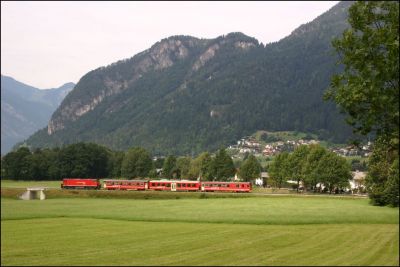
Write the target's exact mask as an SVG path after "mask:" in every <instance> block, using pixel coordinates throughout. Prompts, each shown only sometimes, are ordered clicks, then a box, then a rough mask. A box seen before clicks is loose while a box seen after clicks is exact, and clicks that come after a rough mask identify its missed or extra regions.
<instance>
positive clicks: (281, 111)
mask: <svg viewBox="0 0 400 267" xmlns="http://www.w3.org/2000/svg"><path fill="white" fill-rule="evenodd" d="M351 4H352V2H340V3H339V4H337V5H336V6H334V7H333V8H331V9H330V10H329V11H327V12H326V13H324V14H322V15H321V16H319V17H318V18H316V19H315V20H314V21H312V22H309V23H307V24H304V25H301V26H300V27H299V28H297V29H296V30H294V31H293V32H292V34H290V35H289V36H288V37H286V38H284V39H282V40H280V41H279V42H276V43H272V44H268V45H266V46H265V47H264V46H263V45H262V44H259V42H258V41H257V40H256V39H254V38H251V37H248V36H246V35H244V34H243V33H230V34H227V35H225V36H220V37H218V38H216V39H198V38H195V37H190V36H172V37H169V38H166V39H163V40H161V41H160V42H158V43H156V44H154V45H153V46H152V47H151V48H150V49H148V50H145V51H143V52H141V53H139V54H137V55H135V56H133V57H132V58H130V59H126V60H122V61H118V62H116V63H113V64H111V65H109V66H107V67H101V68H98V69H96V70H93V71H90V72H89V73H87V74H86V75H84V76H83V77H82V78H81V79H80V81H79V82H78V84H77V85H76V86H75V88H74V90H73V91H72V92H71V93H70V94H69V95H68V96H67V97H66V98H65V99H64V101H63V102H62V103H61V105H60V107H59V108H58V109H57V110H56V111H55V112H54V114H53V115H52V117H51V120H50V122H49V124H48V127H46V128H45V129H42V130H40V131H38V132H37V133H36V134H35V135H33V136H31V137H30V138H29V139H28V141H27V142H28V144H29V145H31V146H32V147H44V146H55V145H62V144H69V143H75V142H78V141H92V142H97V143H100V144H105V145H107V146H109V147H111V148H113V149H127V148H129V147H132V146H142V147H145V148H146V149H149V150H150V151H151V152H152V153H154V154H169V153H173V154H193V153H198V152H201V151H204V150H215V149H217V148H219V147H220V146H226V145H228V144H231V143H233V142H235V141H236V140H238V139H239V138H241V137H243V136H246V135H249V134H252V133H254V132H256V131H257V130H267V131H302V132H310V133H315V134H317V135H318V136H319V138H321V139H325V140H331V141H335V142H344V141H345V140H346V139H347V138H348V137H349V136H350V135H351V129H350V127H348V126H347V125H346V124H345V123H344V120H343V117H342V115H340V114H339V112H338V111H337V109H336V106H335V105H334V104H333V103H327V102H324V101H323V99H322V96H323V93H324V91H325V90H326V89H327V87H328V86H329V84H330V77H331V76H332V74H333V73H335V72H337V71H339V69H340V66H336V64H335V62H336V60H337V58H336V53H335V51H334V49H333V48H332V46H331V41H332V38H333V37H336V36H339V35H340V34H341V33H342V32H343V30H344V29H346V28H347V27H348V24H347V10H348V8H349V6H350V5H351ZM266 27H268V25H266ZM271 27H273V26H271Z"/></svg>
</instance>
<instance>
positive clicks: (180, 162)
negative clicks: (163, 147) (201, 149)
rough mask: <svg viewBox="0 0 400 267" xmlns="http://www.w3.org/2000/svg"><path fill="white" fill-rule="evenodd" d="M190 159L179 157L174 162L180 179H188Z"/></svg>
mask: <svg viewBox="0 0 400 267" xmlns="http://www.w3.org/2000/svg"><path fill="white" fill-rule="evenodd" d="M191 161H192V159H191V158H190V157H179V158H178V159H177V160H176V168H177V169H178V170H179V174H180V177H178V178H181V179H189V178H191V177H189V169H190V162H191Z"/></svg>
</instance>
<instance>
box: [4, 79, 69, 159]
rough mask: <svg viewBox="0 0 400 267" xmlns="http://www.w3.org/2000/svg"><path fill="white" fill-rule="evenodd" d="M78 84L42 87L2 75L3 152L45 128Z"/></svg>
mask: <svg viewBox="0 0 400 267" xmlns="http://www.w3.org/2000/svg"><path fill="white" fill-rule="evenodd" d="M74 86H75V84H74V83H66V84H64V85H62V86H60V87H59V88H52V89H46V90H40V89H38V88H35V87H32V86H29V85H26V84H24V83H21V82H18V81H16V80H14V79H13V78H11V77H8V76H3V75H1V154H2V155H4V154H5V153H7V152H8V151H10V150H11V148H12V147H13V146H14V145H15V144H16V143H18V142H21V141H23V140H24V139H26V138H28V137H29V136H30V135H32V134H33V133H34V132H36V131H37V130H39V129H41V128H42V127H44V126H45V125H46V124H47V123H48V121H49V119H50V117H51V114H52V113H53V112H54V111H55V110H56V108H57V107H58V105H59V104H60V103H61V101H62V100H63V99H64V97H65V96H66V94H68V92H69V91H71V90H72V89H73V87H74Z"/></svg>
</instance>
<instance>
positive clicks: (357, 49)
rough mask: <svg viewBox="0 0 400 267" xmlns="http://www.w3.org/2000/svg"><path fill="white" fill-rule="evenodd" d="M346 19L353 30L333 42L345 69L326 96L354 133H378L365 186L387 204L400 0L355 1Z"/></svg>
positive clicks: (395, 125) (395, 138)
mask: <svg viewBox="0 0 400 267" xmlns="http://www.w3.org/2000/svg"><path fill="white" fill-rule="evenodd" d="M348 21H349V23H350V26H351V28H349V29H348V30H346V31H345V32H344V33H343V35H342V38H341V39H336V40H334V42H333V46H334V47H335V48H336V50H337V51H338V53H339V55H340V61H339V63H342V64H343V65H344V72H343V73H340V74H337V75H334V76H333V77H332V82H331V88H330V89H329V90H328V91H327V92H326V94H325V98H326V99H332V100H334V101H335V102H336V103H337V104H339V106H340V107H341V108H342V110H343V111H344V112H346V113H347V114H348V115H349V117H348V118H347V121H348V123H350V125H352V126H353V127H354V131H355V132H358V133H361V134H364V135H365V134H368V133H373V134H376V137H377V140H376V142H377V143H378V144H377V145H376V146H375V149H376V150H374V152H373V155H372V158H371V160H370V161H371V162H372V165H373V166H372V168H371V169H370V172H369V174H368V177H367V190H368V192H369V195H370V197H371V200H372V203H373V204H377V205H386V204H389V203H387V201H386V200H385V199H387V198H385V197H384V194H385V192H389V191H390V192H392V191H391V190H389V189H388V190H386V189H385V186H386V185H388V184H392V183H387V181H388V179H389V172H390V168H391V166H394V168H396V165H393V162H394V161H395V160H396V159H398V154H399V3H398V2H397V1H359V2H356V3H354V4H353V5H352V6H351V7H350V9H349V18H348ZM384 150H385V151H386V152H383V151H384ZM384 154H386V155H395V157H385V156H383V155H384ZM397 166H398V165H397ZM394 172H396V171H394ZM397 172H398V170H397ZM397 199H398V197H397ZM397 205H398V204H397Z"/></svg>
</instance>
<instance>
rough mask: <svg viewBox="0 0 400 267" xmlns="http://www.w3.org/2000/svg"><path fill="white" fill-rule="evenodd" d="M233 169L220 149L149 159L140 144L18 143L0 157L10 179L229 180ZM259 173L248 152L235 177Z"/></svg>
mask: <svg viewBox="0 0 400 267" xmlns="http://www.w3.org/2000/svg"><path fill="white" fill-rule="evenodd" d="M236 172H237V170H236V168H235V166H234V163H233V160H232V158H231V157H230V156H229V155H228V153H227V152H226V151H225V149H223V148H221V149H220V150H219V151H218V152H217V153H216V154H215V155H212V154H210V153H209V152H203V153H201V154H200V155H199V156H197V157H195V158H191V157H176V156H174V155H169V156H168V157H166V158H158V159H156V160H153V159H152V157H151V155H150V153H149V152H148V151H147V150H146V149H144V148H141V147H134V148H131V149H129V150H128V151H126V152H122V151H112V150H110V149H109V148H106V147H104V146H102V145H98V144H94V143H77V144H72V145H66V146H63V147H61V148H52V149H50V148H46V149H35V150H33V151H30V150H29V148H27V147H21V148H19V149H18V150H16V151H12V152H9V153H8V154H6V155H5V156H4V157H3V158H2V159H1V178H2V179H11V180H61V179H62V178H66V177H77V178H78V177H79V178H105V177H108V178H122V177H123V178H124V179H135V178H169V179H189V180H196V179H198V178H200V179H201V180H205V181H217V180H218V181H228V180H230V179H232V178H233V177H234V176H235V174H236ZM260 172H261V165H260V163H259V162H258V160H257V159H256V158H255V157H254V156H252V155H251V156H249V157H247V159H245V160H244V161H243V162H242V163H241V165H240V171H239V172H238V175H239V177H240V178H241V179H242V180H244V181H250V180H251V179H254V178H257V177H259V176H260Z"/></svg>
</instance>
